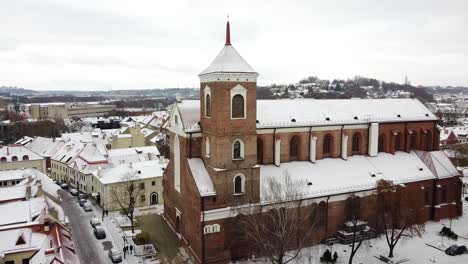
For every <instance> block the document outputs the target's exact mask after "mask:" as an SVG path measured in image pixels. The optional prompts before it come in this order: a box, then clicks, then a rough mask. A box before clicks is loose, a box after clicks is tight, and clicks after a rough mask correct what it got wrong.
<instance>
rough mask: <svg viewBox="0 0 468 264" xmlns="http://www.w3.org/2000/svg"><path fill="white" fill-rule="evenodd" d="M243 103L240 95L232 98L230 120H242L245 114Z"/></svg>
mask: <svg viewBox="0 0 468 264" xmlns="http://www.w3.org/2000/svg"><path fill="white" fill-rule="evenodd" d="M244 109H245V102H244V97H243V96H242V95H240V94H236V95H234V96H233V97H232V118H244V117H245V113H244Z"/></svg>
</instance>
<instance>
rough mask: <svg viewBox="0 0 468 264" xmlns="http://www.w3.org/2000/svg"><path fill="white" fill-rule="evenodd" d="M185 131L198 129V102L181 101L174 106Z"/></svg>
mask: <svg viewBox="0 0 468 264" xmlns="http://www.w3.org/2000/svg"><path fill="white" fill-rule="evenodd" d="M176 106H177V108H178V110H179V113H180V119H181V121H182V123H183V124H184V128H185V129H190V128H194V127H198V125H197V123H198V122H199V121H200V100H183V101H182V102H179V103H177V104H176Z"/></svg>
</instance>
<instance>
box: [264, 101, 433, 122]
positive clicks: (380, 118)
mask: <svg viewBox="0 0 468 264" xmlns="http://www.w3.org/2000/svg"><path fill="white" fill-rule="evenodd" d="M293 119H294V120H295V121H294V122H292V120H293ZM327 119H328V120H329V121H328V120H327ZM436 119H437V118H436V116H435V115H434V114H432V113H431V112H430V111H429V109H427V108H426V107H425V106H424V105H423V104H422V103H421V102H420V101H419V100H417V99H330V100H316V99H299V100H290V99H285V100H257V120H258V124H257V127H275V126H281V125H288V126H291V125H296V126H298V125H299V126H300V125H313V124H320V125H323V124H330V125H334V124H349V123H368V122H403V121H417V120H418V121H419V120H436Z"/></svg>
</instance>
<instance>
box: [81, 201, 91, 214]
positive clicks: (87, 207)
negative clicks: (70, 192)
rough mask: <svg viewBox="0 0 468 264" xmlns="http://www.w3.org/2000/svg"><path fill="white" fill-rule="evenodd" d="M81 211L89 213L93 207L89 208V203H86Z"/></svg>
mask: <svg viewBox="0 0 468 264" xmlns="http://www.w3.org/2000/svg"><path fill="white" fill-rule="evenodd" d="M83 209H84V210H85V212H91V211H93V207H92V206H91V203H90V202H86V203H84V204H83Z"/></svg>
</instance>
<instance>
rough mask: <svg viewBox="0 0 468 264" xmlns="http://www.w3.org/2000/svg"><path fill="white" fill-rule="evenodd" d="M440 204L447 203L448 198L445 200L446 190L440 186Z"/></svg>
mask: <svg viewBox="0 0 468 264" xmlns="http://www.w3.org/2000/svg"><path fill="white" fill-rule="evenodd" d="M441 202H442V203H447V202H448V198H447V188H446V187H445V186H442V195H441Z"/></svg>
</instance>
